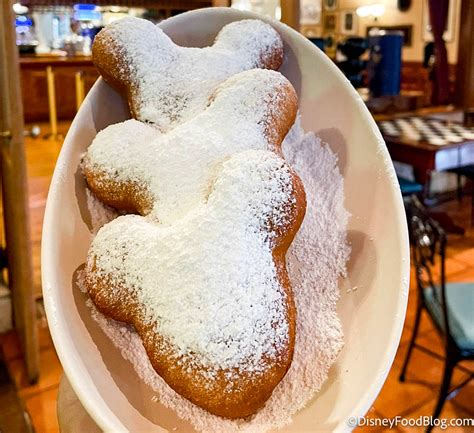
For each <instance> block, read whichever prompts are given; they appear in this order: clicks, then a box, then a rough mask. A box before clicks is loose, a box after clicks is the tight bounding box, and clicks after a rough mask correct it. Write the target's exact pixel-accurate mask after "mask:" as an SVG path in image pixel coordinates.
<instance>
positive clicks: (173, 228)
mask: <svg viewBox="0 0 474 433" xmlns="http://www.w3.org/2000/svg"><path fill="white" fill-rule="evenodd" d="M304 212H305V195H304V190H303V186H302V184H301V181H300V179H299V178H298V176H297V175H296V174H295V173H294V172H293V171H292V170H291V169H290V168H289V166H288V165H287V164H286V162H285V161H284V160H283V159H282V158H281V157H279V156H278V155H277V154H275V153H274V152H270V151H264V150H248V151H244V152H238V153H236V154H234V155H233V156H231V157H230V158H228V159H227V160H225V161H223V162H221V163H219V164H217V165H216V167H215V171H214V178H213V179H211V180H210V182H209V184H208V196H207V198H206V200H205V202H203V203H201V204H200V205H199V206H197V207H195V208H194V209H193V210H192V211H190V212H189V213H188V214H187V215H186V216H184V217H183V218H181V219H180V220H177V221H175V222H174V223H173V224H170V225H162V224H156V223H155V222H154V221H153V220H152V219H150V218H148V217H142V216H138V215H126V216H121V217H119V218H117V219H115V220H114V221H112V222H110V223H109V224H107V225H105V226H104V227H102V229H101V230H100V231H99V233H98V234H97V236H96V238H95V239H94V240H93V242H92V244H91V248H90V251H89V255H88V258H87V264H86V286H87V290H88V292H89V294H90V296H91V298H92V300H93V302H94V303H95V305H96V306H97V308H98V309H99V310H100V311H101V312H103V313H104V314H105V315H107V316H109V317H112V318H113V319H115V320H119V321H123V322H127V323H130V324H133V326H134V327H135V328H136V330H137V332H138V334H139V335H140V337H141V338H142V341H143V345H144V347H145V349H146V352H147V354H148V356H149V358H150V361H151V363H152V365H153V367H154V369H155V370H156V371H157V372H158V374H159V375H160V376H161V377H162V378H163V379H164V380H165V381H166V382H167V383H168V384H169V385H170V386H171V387H172V388H173V389H174V390H175V391H177V392H178V393H179V394H181V395H183V396H184V397H186V398H187V399H189V400H190V401H192V402H193V403H195V404H197V405H198V406H200V407H202V408H204V409H206V410H208V411H209V412H211V413H213V414H216V415H220V416H224V417H229V418H240V417H245V416H248V415H251V414H253V413H255V412H256V411H257V410H258V409H259V408H260V407H261V406H262V405H263V404H264V403H265V401H266V400H267V399H268V398H269V396H270V395H271V393H272V391H273V389H274V388H275V386H276V385H277V384H278V383H279V382H280V380H281V379H282V378H283V376H284V375H285V373H286V371H287V370H288V368H289V366H290V364H291V360H292V356H293V347H294V339H295V315H296V312H295V306H294V302H293V296H292V293H291V287H290V283H289V279H288V275H287V270H286V263H285V254H286V251H287V249H288V247H289V245H290V243H291V241H292V240H293V237H294V235H295V234H296V232H297V230H298V228H299V226H300V224H301V221H302V219H303V216H304Z"/></svg>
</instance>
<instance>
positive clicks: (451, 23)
mask: <svg viewBox="0 0 474 433" xmlns="http://www.w3.org/2000/svg"><path fill="white" fill-rule="evenodd" d="M458 3H459V0H449V9H448V19H447V20H446V28H445V30H444V34H443V39H444V40H445V41H446V42H452V41H453V40H454V34H455V31H456V10H457V8H458V6H459V5H458ZM422 19H423V40H424V41H425V42H432V41H433V33H431V24H430V10H429V6H428V0H423V18H422Z"/></svg>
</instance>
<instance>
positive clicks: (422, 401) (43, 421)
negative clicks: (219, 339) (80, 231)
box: [0, 0, 474, 433]
mask: <svg viewBox="0 0 474 433" xmlns="http://www.w3.org/2000/svg"><path fill="white" fill-rule="evenodd" d="M1 4H2V9H1V12H0V21H1V25H0V95H1V99H2V101H1V108H0V140H1V142H2V147H1V168H0V177H1V180H2V186H1V189H2V206H1V216H2V218H1V220H0V226H1V227H2V229H1V231H0V232H1V238H0V239H1V243H0V267H1V269H2V273H1V274H0V275H1V277H0V432H2V433H10V432H12V433H16V432H18V433H20V432H36V433H55V432H59V431H62V432H80V431H82V432H85V431H99V430H89V429H90V428H92V427H90V425H92V424H93V421H91V420H90V419H89V418H88V416H86V415H78V414H77V413H76V412H75V411H72V409H71V411H70V412H68V411H69V409H68V407H67V405H68V404H73V403H71V401H70V400H68V401H64V400H65V399H66V400H67V399H74V398H75V397H73V394H71V392H70V389H69V388H68V389H67V390H65V388H66V387H67V386H68V385H67V383H66V384H65V382H66V381H65V379H64V376H63V367H62V365H61V362H60V361H59V358H58V355H57V352H56V349H55V346H54V344H53V341H52V338H51V335H50V327H51V323H49V324H48V318H47V316H46V312H45V306H44V299H43V298H44V292H43V290H45V288H44V287H42V279H41V261H42V256H41V243H42V226H43V218H44V213H45V208H46V202H47V197H48V191H49V187H50V184H51V180H52V176H53V172H54V170H55V166H56V162H57V158H58V156H59V154H60V152H61V149H62V147H63V143H64V139H65V137H66V135H67V134H68V130H69V128H70V126H71V122H72V120H73V119H74V117H75V116H76V113H77V112H78V110H79V109H80V107H81V106H82V104H83V102H84V100H85V98H86V97H87V95H88V93H89V91H90V90H91V88H92V87H93V86H94V83H95V82H96V80H97V79H98V78H99V75H100V73H99V71H98V70H97V69H96V67H95V66H94V64H93V62H92V56H91V53H92V44H93V41H94V38H95V37H96V35H97V34H98V32H99V31H100V30H101V29H102V28H104V26H107V25H109V24H110V23H113V22H116V21H117V20H121V19H123V18H124V17H128V16H133V17H139V18H144V19H146V20H149V21H151V22H153V23H156V24H158V23H160V22H161V21H163V20H166V19H168V18H170V17H175V16H178V15H180V14H182V13H184V12H187V11H189V10H194V9H200V8H208V7H216V6H217V7H231V8H234V9H236V10H240V11H252V12H255V13H257V14H261V15H262V16H265V17H268V18H271V19H274V20H277V21H281V22H283V23H285V24H287V25H288V26H290V27H291V28H293V29H295V30H297V31H298V32H300V33H301V34H302V35H303V36H304V37H305V38H306V39H307V40H308V41H309V42H311V43H312V44H313V45H315V46H317V47H318V48H319V49H320V50H322V52H324V54H325V56H327V58H329V59H330V61H331V62H333V63H334V64H335V65H336V67H337V68H338V69H339V70H340V72H341V73H342V74H344V76H345V77H346V79H347V80H348V81H349V82H350V84H351V85H352V86H353V87H354V88H355V89H356V91H357V93H358V95H359V97H360V101H361V104H363V105H365V107H366V108H367V109H368V111H369V112H370V115H371V116H372V117H373V119H374V121H375V122H376V125H377V127H378V128H379V131H380V133H381V137H383V140H384V141H385V144H386V147H387V150H388V153H389V155H390V157H391V160H392V162H393V165H394V167H395V171H396V177H397V180H398V185H399V188H400V192H401V196H402V199H403V204H404V209H405V212H406V221H407V228H408V233H409V242H410V251H411V263H410V278H409V288H408V304H407V310H406V316H405V319H404V323H403V328H402V333H401V337H400V341H399V344H398V348H397V349H396V354H395V358H394V361H393V364H392V365H391V368H390V370H389V371H388V372H387V376H386V380H385V382H384V384H383V386H382V388H381V390H380V392H379V393H378V396H377V397H376V398H375V400H374V401H373V403H372V404H371V405H370V408H369V409H368V412H367V417H368V418H369V419H379V420H382V419H395V418H397V417H398V418H400V419H402V418H404V419H413V420H415V419H421V418H422V417H430V416H432V417H433V418H434V419H447V420H469V419H470V422H471V423H470V424H469V423H468V424H462V423H460V422H459V423H458V424H455V423H453V424H450V426H449V428H448V430H447V431H452V432H474V424H472V421H473V419H474V382H473V380H472V379H473V377H474V364H473V363H472V362H473V361H472V360H473V359H474V1H472V0H300V1H298V0H281V1H280V0H232V1H230V0H95V1H85V2H84V3H77V2H76V1H75V0H74V1H73V0H20V1H18V2H15V3H14V2H12V1H10V0H2V3H1ZM318 79H319V78H318V75H317V73H316V72H315V75H314V80H315V81H316V82H317V81H318ZM362 101H363V102H362ZM365 107H364V110H365ZM366 181H367V182H372V180H369V179H367V180H366ZM374 181H375V180H374ZM360 187H361V188H364V186H363V185H361V186H360ZM390 229H391V228H390V227H386V230H387V231H390ZM71 230H72V231H73V230H74V228H73V227H72V228H71ZM43 260H44V251H43ZM356 289H357V287H355V288H354V290H356ZM379 289H380V290H383V288H382V287H381V288H379ZM359 290H363V288H362V287H359ZM400 290H401V289H400ZM387 338H388V337H387ZM366 350H370V348H366ZM58 392H59V396H60V397H59V398H58ZM61 394H62V395H61ZM61 400H63V401H62V402H61ZM76 400H77V398H76ZM68 414H69V415H68ZM79 416H82V418H80V419H81V421H80V422H83V423H84V424H82V427H81V425H80V424H79V423H78V422H76V421H75V420H76V419H78V417H79ZM74 417H76V418H74ZM86 418H87V419H86ZM58 419H59V421H58ZM87 422H90V423H91V424H90V425H89V424H87ZM94 425H95V424H94ZM85 426H88V427H85ZM353 427H355V426H354V425H353V426H352V428H353ZM96 428H97V427H96ZM431 430H432V431H434V432H438V431H443V428H441V427H440V426H439V425H438V424H433V425H432V426H431V427H430V426H427V425H402V424H401V423H400V424H397V425H394V426H387V425H380V424H379V425H369V424H368V423H366V425H364V424H361V425H359V426H357V427H356V428H355V431H360V432H362V431H367V432H382V431H393V432H402V431H431ZM160 431H161V430H160ZM308 431H310V430H308ZM311 431H313V430H311ZM314 431H321V430H314Z"/></svg>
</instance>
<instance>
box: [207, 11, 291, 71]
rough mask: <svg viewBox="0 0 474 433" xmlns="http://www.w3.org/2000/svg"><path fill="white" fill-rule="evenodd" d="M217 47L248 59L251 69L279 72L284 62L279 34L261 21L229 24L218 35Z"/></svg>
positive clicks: (215, 44) (242, 21)
mask: <svg viewBox="0 0 474 433" xmlns="http://www.w3.org/2000/svg"><path fill="white" fill-rule="evenodd" d="M214 46H215V47H218V48H227V49H229V50H232V51H235V52H236V53H239V55H240V56H243V57H244V58H246V61H247V62H248V65H249V66H248V67H249V68H262V69H273V70H277V69H278V68H279V67H280V66H281V64H282V62H283V42H282V40H281V37H280V35H279V34H278V32H277V31H276V30H275V29H274V28H273V27H272V26H271V25H270V24H267V23H264V22H263V21H260V20H241V21H234V22H232V23H230V24H227V25H226V26H225V27H224V28H223V29H222V30H221V31H220V32H219V34H218V35H217V37H216V41H215V43H214Z"/></svg>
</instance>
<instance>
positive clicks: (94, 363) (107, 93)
mask: <svg viewBox="0 0 474 433" xmlns="http://www.w3.org/2000/svg"><path fill="white" fill-rule="evenodd" d="M243 18H260V19H263V20H264V21H267V22H269V23H270V24H272V25H273V26H274V27H275V29H276V30H277V31H278V32H279V33H280V35H281V37H282V38H283V40H284V43H285V61H284V64H283V65H282V67H281V69H280V70H281V72H282V73H283V74H284V75H286V76H287V77H288V79H289V80H290V81H291V82H292V83H293V85H294V87H295V89H296V91H297V93H298V95H299V108H300V111H301V114H302V122H303V127H304V128H305V129H306V130H307V131H315V132H319V133H320V134H321V136H322V137H323V139H324V140H325V141H327V142H328V143H329V145H330V146H331V148H332V149H333V151H335V152H336V153H337V154H338V156H339V166H340V170H341V173H342V174H343V176H344V182H345V196H346V201H345V205H346V208H347V209H348V210H349V212H350V213H351V215H352V217H351V218H350V220H349V226H348V240H349V242H350V243H351V247H352V254H351V259H350V261H349V263H348V276H347V278H346V279H345V280H341V284H340V287H341V299H340V301H339V305H338V310H339V315H340V318H341V321H342V325H343V329H344V334H345V346H344V349H343V350H342V352H341V353H340V355H339V357H338V359H337V362H336V364H335V365H334V366H333V367H332V368H331V370H330V372H329V378H328V380H327V382H326V383H325V384H324V386H323V389H322V390H321V392H319V394H318V395H316V396H315V398H314V399H313V400H312V401H311V402H310V404H309V405H308V406H307V407H306V408H305V409H304V410H302V411H300V412H299V413H298V414H296V415H295V417H294V421H293V423H292V424H291V425H289V426H287V427H286V428H284V429H283V430H284V431H285V432H303V431H308V432H309V431H347V430H350V427H349V426H348V425H347V420H348V419H349V418H350V417H357V416H363V415H364V414H365V413H366V411H367V410H368V409H369V407H370V406H371V405H372V403H373V401H374V400H375V398H376V396H377V394H378V392H379V391H380V388H381V387H382V385H383V383H384V381H385V378H386V376H387V374H388V371H389V369H390V367H391V364H392V361H393V358H394V356H395V352H396V349H397V346H398V342H399V339H400V334H401V331H402V327H403V322H404V317H405V310H406V303H407V295H408V281H409V278H408V277H409V247H408V236H407V227H406V221H405V213H404V208H403V202H402V198H401V195H400V190H399V187H398V183H397V180H396V176H395V172H394V169H393V165H392V162H391V160H390V157H389V155H388V152H387V149H386V147H385V144H384V142H383V139H382V137H381V135H380V132H379V130H378V128H377V126H376V124H375V122H374V120H373V119H372V116H371V115H370V113H369V112H368V110H367V108H366V107H365V105H364V103H363V102H362V100H361V99H360V97H359V96H358V94H357V92H356V91H355V90H354V89H353V87H352V86H351V85H350V83H349V82H348V80H347V79H346V78H345V77H344V76H343V74H342V73H341V72H340V71H339V70H338V69H337V67H336V66H335V65H334V64H333V63H332V61H331V60H329V58H328V57H327V56H326V55H325V54H324V53H323V52H321V51H320V50H319V49H317V48H316V47H315V46H314V45H313V44H312V43H311V42H309V41H308V40H307V39H306V38H304V37H303V36H302V35H300V34H299V33H297V32H295V31H294V30H292V29H291V28H289V27H287V26H285V25H283V24H281V23H279V22H275V21H271V20H268V19H265V18H262V17H260V16H257V15H254V14H251V13H247V12H241V11H237V10H234V9H228V8H210V9H201V10H197V11H192V12H188V13H185V14H182V15H179V16H177V17H174V18H171V19H168V20H166V21H164V22H162V23H161V24H160V27H161V28H162V29H163V30H164V31H165V32H166V33H167V34H168V35H169V36H170V37H171V38H172V39H173V40H174V41H175V42H176V43H177V44H179V45H183V46H206V45H209V44H210V43H212V40H213V39H214V37H215V35H216V34H217V33H218V31H219V30H220V29H221V28H222V27H223V26H224V25H226V24H227V23H229V22H231V21H235V20H240V19H243ZM127 117H128V110H127V108H126V105H125V103H124V101H123V99H122V98H121V97H120V96H119V95H118V94H117V93H116V92H115V91H114V90H112V89H111V88H110V87H109V86H108V85H107V84H105V83H104V82H103V81H102V80H101V79H99V80H98V82H97V83H96V84H95V85H94V87H93V89H92V90H91V92H90V93H89V94H88V95H87V98H86V99H85V101H84V103H83V104H82V106H81V108H80V110H79V112H78V114H77V116H76V118H75V119H74V121H73V123H72V125H71V128H70V129H69V132H68V134H67V137H66V140H65V142H64V145H63V148H62V150H61V154H60V156H59V159H58V162H57V165H56V169H55V172H54V176H53V180H52V183H51V188H50V191H49V196H48V202H47V206H46V214H45V218H44V225H43V240H42V278H43V294H44V302H45V307H46V312H47V317H48V322H49V326H50V331H51V334H52V337H53V340H54V344H55V347H56V350H57V353H58V355H59V358H60V360H61V363H62V365H63V368H64V371H65V373H66V375H67V377H68V379H69V381H70V383H71V385H72V388H73V389H74V391H75V393H76V394H77V396H78V398H79V400H80V401H81V403H82V405H83V406H84V407H85V409H86V410H87V412H88V413H89V414H90V416H91V417H92V418H93V419H94V421H95V422H96V423H97V425H98V426H99V427H100V428H101V429H102V430H104V431H111V432H117V431H133V432H137V431H156V432H165V431H170V430H172V429H173V431H189V424H188V423H185V422H182V421H180V420H179V419H178V418H177V416H176V415H175V413H174V412H173V411H170V410H169V409H166V408H164V407H163V406H161V405H158V404H157V403H153V402H152V401H151V396H152V395H153V394H152V391H151V390H150V389H149V387H148V386H147V385H145V384H144V383H143V382H142V381H141V380H140V379H139V378H138V376H137V374H136V373H135V371H134V370H133V368H132V367H131V365H130V364H129V363H128V362H127V361H125V360H124V359H123V358H122V356H121V355H120V352H119V351H118V350H117V349H116V348H115V347H114V346H113V345H112V343H111V342H110V341H109V340H108V339H107V338H106V337H105V336H104V334H103V333H102V331H101V330H100V329H99V327H98V325H97V324H96V323H95V322H94V321H93V320H92V319H91V318H90V311H89V310H88V308H87V307H86V306H85V298H84V296H83V295H82V294H80V293H79V291H78V290H77V288H75V287H74V283H73V281H74V274H75V272H76V270H77V269H78V268H79V267H80V266H81V264H83V263H84V261H85V257H86V254H87V250H88V247H89V243H90V241H91V233H90V231H89V228H88V225H87V220H88V214H87V206H86V203H85V183H84V180H83V178H82V175H81V174H80V172H79V171H78V164H79V161H80V158H81V154H82V153H83V152H84V151H85V150H86V149H87V147H88V146H89V144H90V143H91V141H92V139H93V138H94V136H95V135H96V133H97V131H99V130H101V129H103V128H105V127H106V126H107V125H109V124H112V123H116V122H119V121H122V120H124V119H126V118H127ZM356 286H357V288H358V289H357V291H353V292H351V293H347V292H346V289H347V288H351V287H356ZM309 362H310V361H309ZM174 428H177V430H174Z"/></svg>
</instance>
